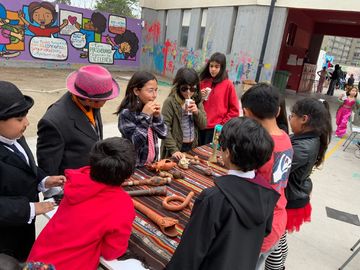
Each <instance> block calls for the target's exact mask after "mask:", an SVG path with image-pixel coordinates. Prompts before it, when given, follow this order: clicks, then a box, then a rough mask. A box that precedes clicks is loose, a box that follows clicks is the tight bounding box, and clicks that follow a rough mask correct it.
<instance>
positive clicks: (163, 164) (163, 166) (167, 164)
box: [147, 159, 176, 171]
mask: <svg viewBox="0 0 360 270" xmlns="http://www.w3.org/2000/svg"><path fill="white" fill-rule="evenodd" d="M175 166H176V163H175V162H173V161H171V160H170V159H162V160H160V161H158V162H156V163H153V164H151V165H148V166H147V168H148V169H149V170H152V171H154V170H156V171H169V170H171V169H172V168H173V167H175Z"/></svg>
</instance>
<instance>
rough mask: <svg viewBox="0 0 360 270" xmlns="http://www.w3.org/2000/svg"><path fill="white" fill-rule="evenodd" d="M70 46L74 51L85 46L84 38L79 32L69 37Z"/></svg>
mask: <svg viewBox="0 0 360 270" xmlns="http://www.w3.org/2000/svg"><path fill="white" fill-rule="evenodd" d="M70 42H71V45H73V46H74V48H76V49H82V48H84V47H85V45H86V36H85V35H84V34H83V33H81V32H75V33H72V34H71V37H70Z"/></svg>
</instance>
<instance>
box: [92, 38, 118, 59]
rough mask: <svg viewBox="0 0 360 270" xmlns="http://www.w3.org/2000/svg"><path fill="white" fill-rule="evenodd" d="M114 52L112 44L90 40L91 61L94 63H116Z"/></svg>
mask: <svg viewBox="0 0 360 270" xmlns="http://www.w3.org/2000/svg"><path fill="white" fill-rule="evenodd" d="M114 53H115V51H114V50H113V49H112V47H111V45H110V44H105V43H97V42H90V43H89V62H90V63H93V64H114Z"/></svg>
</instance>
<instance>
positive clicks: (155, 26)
mask: <svg viewBox="0 0 360 270" xmlns="http://www.w3.org/2000/svg"><path fill="white" fill-rule="evenodd" d="M160 28H161V27H160V22H159V21H154V22H153V23H152V24H150V25H149V24H148V23H145V30H146V36H145V40H146V41H147V42H149V41H151V40H154V43H155V44H158V43H159V39H160Z"/></svg>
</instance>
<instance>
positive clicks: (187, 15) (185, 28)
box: [180, 9, 191, 47]
mask: <svg viewBox="0 0 360 270" xmlns="http://www.w3.org/2000/svg"><path fill="white" fill-rule="evenodd" d="M190 19H191V10H190V9H185V10H184V11H183V18H182V27H181V34H180V47H186V46H187V42H188V38H189V27H190Z"/></svg>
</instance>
